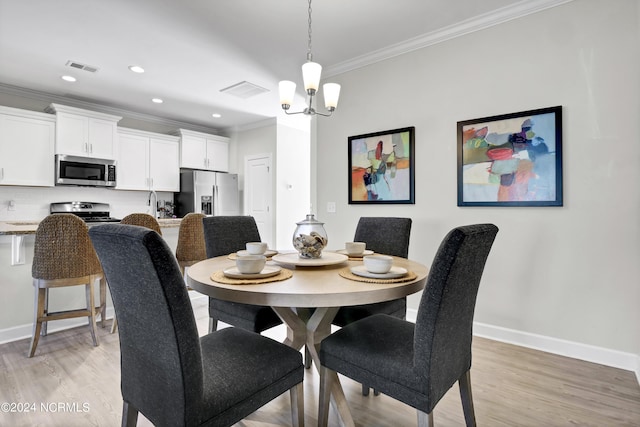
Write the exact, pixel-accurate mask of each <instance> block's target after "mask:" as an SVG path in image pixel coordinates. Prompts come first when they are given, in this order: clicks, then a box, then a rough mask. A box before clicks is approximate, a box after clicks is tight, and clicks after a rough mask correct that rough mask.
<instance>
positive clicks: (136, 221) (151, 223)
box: [120, 213, 162, 236]
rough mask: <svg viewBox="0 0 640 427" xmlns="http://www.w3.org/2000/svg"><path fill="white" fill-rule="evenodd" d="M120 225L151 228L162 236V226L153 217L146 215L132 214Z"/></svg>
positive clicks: (123, 219) (122, 220)
mask: <svg viewBox="0 0 640 427" xmlns="http://www.w3.org/2000/svg"><path fill="white" fill-rule="evenodd" d="M120 224H129V225H139V226H140V227H146V228H150V229H151V230H153V231H155V232H156V233H158V234H159V235H161V236H162V230H160V224H158V220H157V219H155V218H154V217H153V216H151V215H149V214H146V213H132V214H129V215H127V216H125V217H124V218H122V219H121V220H120Z"/></svg>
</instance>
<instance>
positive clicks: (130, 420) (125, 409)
mask: <svg viewBox="0 0 640 427" xmlns="http://www.w3.org/2000/svg"><path fill="white" fill-rule="evenodd" d="M137 424H138V410H137V409H136V408H134V407H133V406H132V405H129V402H127V401H126V400H123V401H122V427H136V425H137Z"/></svg>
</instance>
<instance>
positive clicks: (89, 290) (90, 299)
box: [85, 280, 99, 347]
mask: <svg viewBox="0 0 640 427" xmlns="http://www.w3.org/2000/svg"><path fill="white" fill-rule="evenodd" d="M85 289H86V295H87V310H89V329H90V330H91V338H93V346H94V347H97V346H98V345H99V343H98V335H97V334H96V328H97V326H96V306H95V298H94V292H93V281H92V280H90V281H89V283H88V284H87V285H85Z"/></svg>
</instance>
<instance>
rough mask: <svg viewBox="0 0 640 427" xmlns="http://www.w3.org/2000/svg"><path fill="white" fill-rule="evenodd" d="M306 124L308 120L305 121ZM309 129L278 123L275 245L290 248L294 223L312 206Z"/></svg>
mask: <svg viewBox="0 0 640 427" xmlns="http://www.w3.org/2000/svg"><path fill="white" fill-rule="evenodd" d="M307 124H308V120H307ZM309 150H310V135H309V128H308V126H307V129H306V130H302V129H297V128H293V127H290V126H287V125H283V124H278V152H277V162H276V165H277V168H276V174H277V178H276V199H277V215H276V217H277V219H276V223H277V226H276V230H277V233H276V244H277V247H278V249H290V250H293V244H292V237H293V232H294V231H295V229H296V222H299V221H302V220H303V219H305V217H306V215H307V214H308V213H309V209H310V208H311V195H310V186H311V169H310V167H311V157H310V151H309Z"/></svg>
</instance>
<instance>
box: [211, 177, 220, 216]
mask: <svg viewBox="0 0 640 427" xmlns="http://www.w3.org/2000/svg"><path fill="white" fill-rule="evenodd" d="M211 215H213V216H216V215H220V212H218V186H217V185H214V186H213V197H212V198H211Z"/></svg>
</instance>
